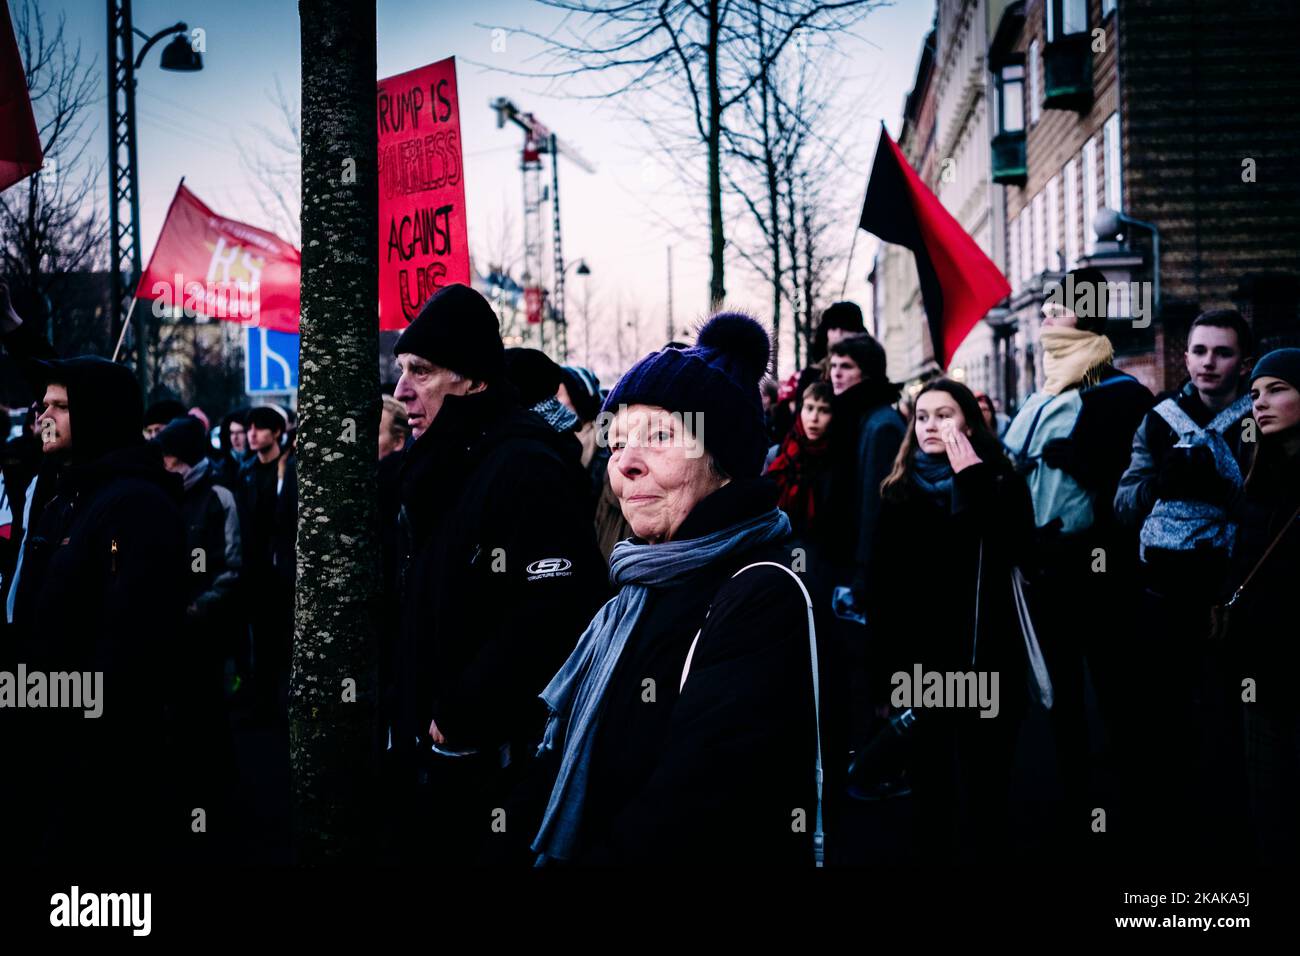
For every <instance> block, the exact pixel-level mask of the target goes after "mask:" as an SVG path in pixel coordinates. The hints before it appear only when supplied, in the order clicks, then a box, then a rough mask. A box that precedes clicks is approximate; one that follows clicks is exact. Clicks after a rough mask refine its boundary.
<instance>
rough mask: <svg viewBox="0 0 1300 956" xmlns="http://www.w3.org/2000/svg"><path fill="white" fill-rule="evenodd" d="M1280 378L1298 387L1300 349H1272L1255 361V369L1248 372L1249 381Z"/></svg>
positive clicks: (1293, 386)
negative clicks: (1266, 377)
mask: <svg viewBox="0 0 1300 956" xmlns="http://www.w3.org/2000/svg"><path fill="white" fill-rule="evenodd" d="M1266 375H1267V376H1268V377H1269V378H1280V379H1281V380H1282V381H1284V382H1286V383H1287V384H1288V385H1290V386H1291V387H1292V388H1296V389H1300V349H1297V348H1290V349H1274V350H1273V351H1271V352H1269V353H1268V354H1267V355H1265V356H1264V357H1263V358H1262V359H1260V360H1259V361H1258V362H1256V363H1255V370H1254V371H1253V372H1251V373H1250V381H1251V383H1252V384H1253V383H1254V382H1255V379H1257V378H1263V377H1264V376H1266Z"/></svg>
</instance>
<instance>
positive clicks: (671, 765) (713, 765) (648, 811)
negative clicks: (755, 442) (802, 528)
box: [574, 478, 817, 866]
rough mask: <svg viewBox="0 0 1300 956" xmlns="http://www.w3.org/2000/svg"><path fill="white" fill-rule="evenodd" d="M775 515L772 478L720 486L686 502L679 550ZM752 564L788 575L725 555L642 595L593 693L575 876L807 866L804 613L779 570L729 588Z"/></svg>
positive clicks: (777, 556)
mask: <svg viewBox="0 0 1300 956" xmlns="http://www.w3.org/2000/svg"><path fill="white" fill-rule="evenodd" d="M775 504H776V488H775V485H774V484H773V483H772V482H771V480H770V479H765V478H764V479H755V480H754V481H752V482H744V483H737V482H733V483H731V484H728V485H726V486H724V487H723V488H722V489H720V490H719V491H717V492H715V493H714V494H712V495H710V496H709V497H707V498H705V499H704V500H703V501H701V502H700V503H699V504H698V505H696V507H695V509H694V510H693V511H692V512H691V514H690V516H689V517H688V518H687V519H686V521H685V522H684V523H683V524H682V526H681V529H680V530H679V532H678V535H677V538H678V539H686V538H692V537H699V536H701V535H704V534H709V533H712V532H714V531H718V530H721V529H723V528H726V527H728V526H730V525H733V524H736V523H738V522H740V521H744V520H747V519H749V518H751V517H753V516H755V515H757V514H761V513H763V512H765V511H767V510H769V509H771V508H773V507H774V506H775ZM765 560H766V561H775V562H777V563H781V564H784V565H786V566H787V567H788V566H789V564H790V549H789V547H788V546H783V545H781V544H772V545H769V546H767V547H764V548H760V549H756V550H751V551H749V552H747V553H743V554H737V555H732V556H730V557H728V559H727V560H725V561H721V562H719V563H718V564H717V565H716V566H714V567H710V568H707V569H705V570H704V571H702V572H701V573H700V574H699V576H698V577H697V578H695V579H694V580H692V581H690V582H689V583H684V584H680V585H676V586H674V587H671V588H664V589H656V590H654V591H652V592H651V593H650V595H649V597H648V599H647V603H646V606H645V609H644V611H643V613H642V617H641V623H640V624H639V625H638V627H637V630H636V631H635V632H634V633H633V634H632V635H631V637H630V638H629V639H628V643H627V646H626V647H625V649H624V651H623V654H622V656H621V658H620V659H619V662H618V664H617V666H616V668H615V671H614V674H613V676H612V678H611V681H610V685H609V688H608V690H607V693H606V697H605V705H604V712H603V715H602V717H601V725H600V728H599V729H598V731H597V733H596V738H595V741H594V743H593V749H592V757H591V771H590V778H589V784H588V790H587V802H586V806H585V809H584V816H583V824H582V834H581V836H580V842H579V850H578V853H577V854H576V855H575V858H574V862H575V863H579V864H646V863H656V864H682V863H694V864H704V865H709V864H713V865H725V866H734V865H738V864H743V863H747V862H748V863H753V864H757V865H764V866H770V865H774V864H777V865H781V864H794V865H811V864H812V862H813V849H812V834H813V830H814V827H815V821H816V812H817V795H816V788H815V768H816V734H815V725H814V719H813V717H814V715H813V694H812V669H811V662H810V660H809V653H808V623H807V612H806V610H805V604H804V601H803V597H802V594H801V593H800V591H799V588H798V587H797V586H796V584H795V582H794V581H793V580H791V579H790V576H789V575H788V574H786V573H785V572H784V571H782V570H780V569H779V568H771V567H763V568H754V569H751V570H749V571H746V572H745V573H744V574H742V575H740V576H739V577H737V578H734V579H733V577H732V575H734V574H735V572H736V571H738V570H739V569H740V568H742V567H744V566H745V565H747V564H751V563H753V562H756V561H765ZM697 632H699V635H700V638H699V643H698V645H697V646H696V649H695V653H694V656H693V658H692V661H691V669H690V673H689V676H688V679H687V681H686V685H685V687H684V688H683V689H682V690H681V692H680V693H679V691H678V686H679V682H680V680H681V673H682V667H683V665H684V664H685V661H686V655H687V653H688V651H689V649H690V646H691V642H692V640H693V639H694V638H695V635H696V633H697ZM647 680H653V681H654V685H653V687H654V700H653V702H650V701H648V700H647V699H646V688H647V686H649V685H647V684H646V681H647ZM800 811H802V813H801V814H800V815H799V816H796V814H798V813H799V812H800Z"/></svg>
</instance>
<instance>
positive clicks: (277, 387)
mask: <svg viewBox="0 0 1300 956" xmlns="http://www.w3.org/2000/svg"><path fill="white" fill-rule="evenodd" d="M297 387H298V333H296V332H275V331H272V330H271V329H257V328H252V327H249V326H246V327H245V328H244V391H245V392H247V393H248V394H249V395H257V394H259V393H262V392H274V393H281V394H282V393H284V392H291V391H294V390H295V389H297Z"/></svg>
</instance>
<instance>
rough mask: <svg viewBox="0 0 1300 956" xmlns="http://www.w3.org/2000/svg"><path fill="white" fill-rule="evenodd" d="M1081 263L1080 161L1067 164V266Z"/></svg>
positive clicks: (1070, 267)
mask: <svg viewBox="0 0 1300 956" xmlns="http://www.w3.org/2000/svg"><path fill="white" fill-rule="evenodd" d="M1078 264H1079V161H1078V160H1077V159H1072V160H1070V161H1069V162H1068V163H1066V164H1065V268H1066V269H1073V268H1074V267H1075V266H1076V265H1078Z"/></svg>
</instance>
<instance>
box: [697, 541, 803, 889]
mask: <svg viewBox="0 0 1300 956" xmlns="http://www.w3.org/2000/svg"><path fill="white" fill-rule="evenodd" d="M764 566H771V567H774V568H780V569H781V570H782V571H784V572H785V573H786V574H788V575H790V577H792V578H794V583H795V584H797V585H799V592H800V593H801V594H802V595H803V601H804V606H805V607H806V608H807V609H808V656H809V659H810V660H811V661H812V687H813V722H814V726H815V727H816V730H817V822H816V829H815V830H814V831H813V858H814V860H815V861H816V863H817V866H822V865H823V862H824V859H825V853H826V848H825V844H826V834H825V831H824V828H823V826H822V717H821V711H822V705H821V677H820V676H819V673H818V666H817V626H816V624H815V623H814V621H813V602H812V596H811V595H809V593H808V589H807V588H806V587H804V583H803V581H802V580H800V578H799V575H797V574H795V573H794V572H793V571H791V570H790V569H789V568H787V567H786V566H785V565H784V564H779V563H777V562H776V561H755V562H754V563H753V564H747V565H745V566H744V567H743V568H741V569H740V570H739V571H737V572H736V573H735V574H733V575H732V577H733V578H738V577H740V576H741V575H742V574H744V573H745V572H746V571H748V570H749V569H750V568H761V567H764ZM703 630H704V628H703V627H701V628H700V630H699V631H696V632H695V640H693V641H691V649H690V650H689V651H687V652H686V663H685V664H684V665H683V666H682V679H681V683H680V684H679V685H678V687H677V689H678V692H679V693H680V691H681V689H682V688H683V687H685V686H686V676H687V675H688V674H689V673H690V672H691V661H692V660H694V658H695V648H696V646H697V645H698V644H699V643H700V634H701V633H702V632H703Z"/></svg>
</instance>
